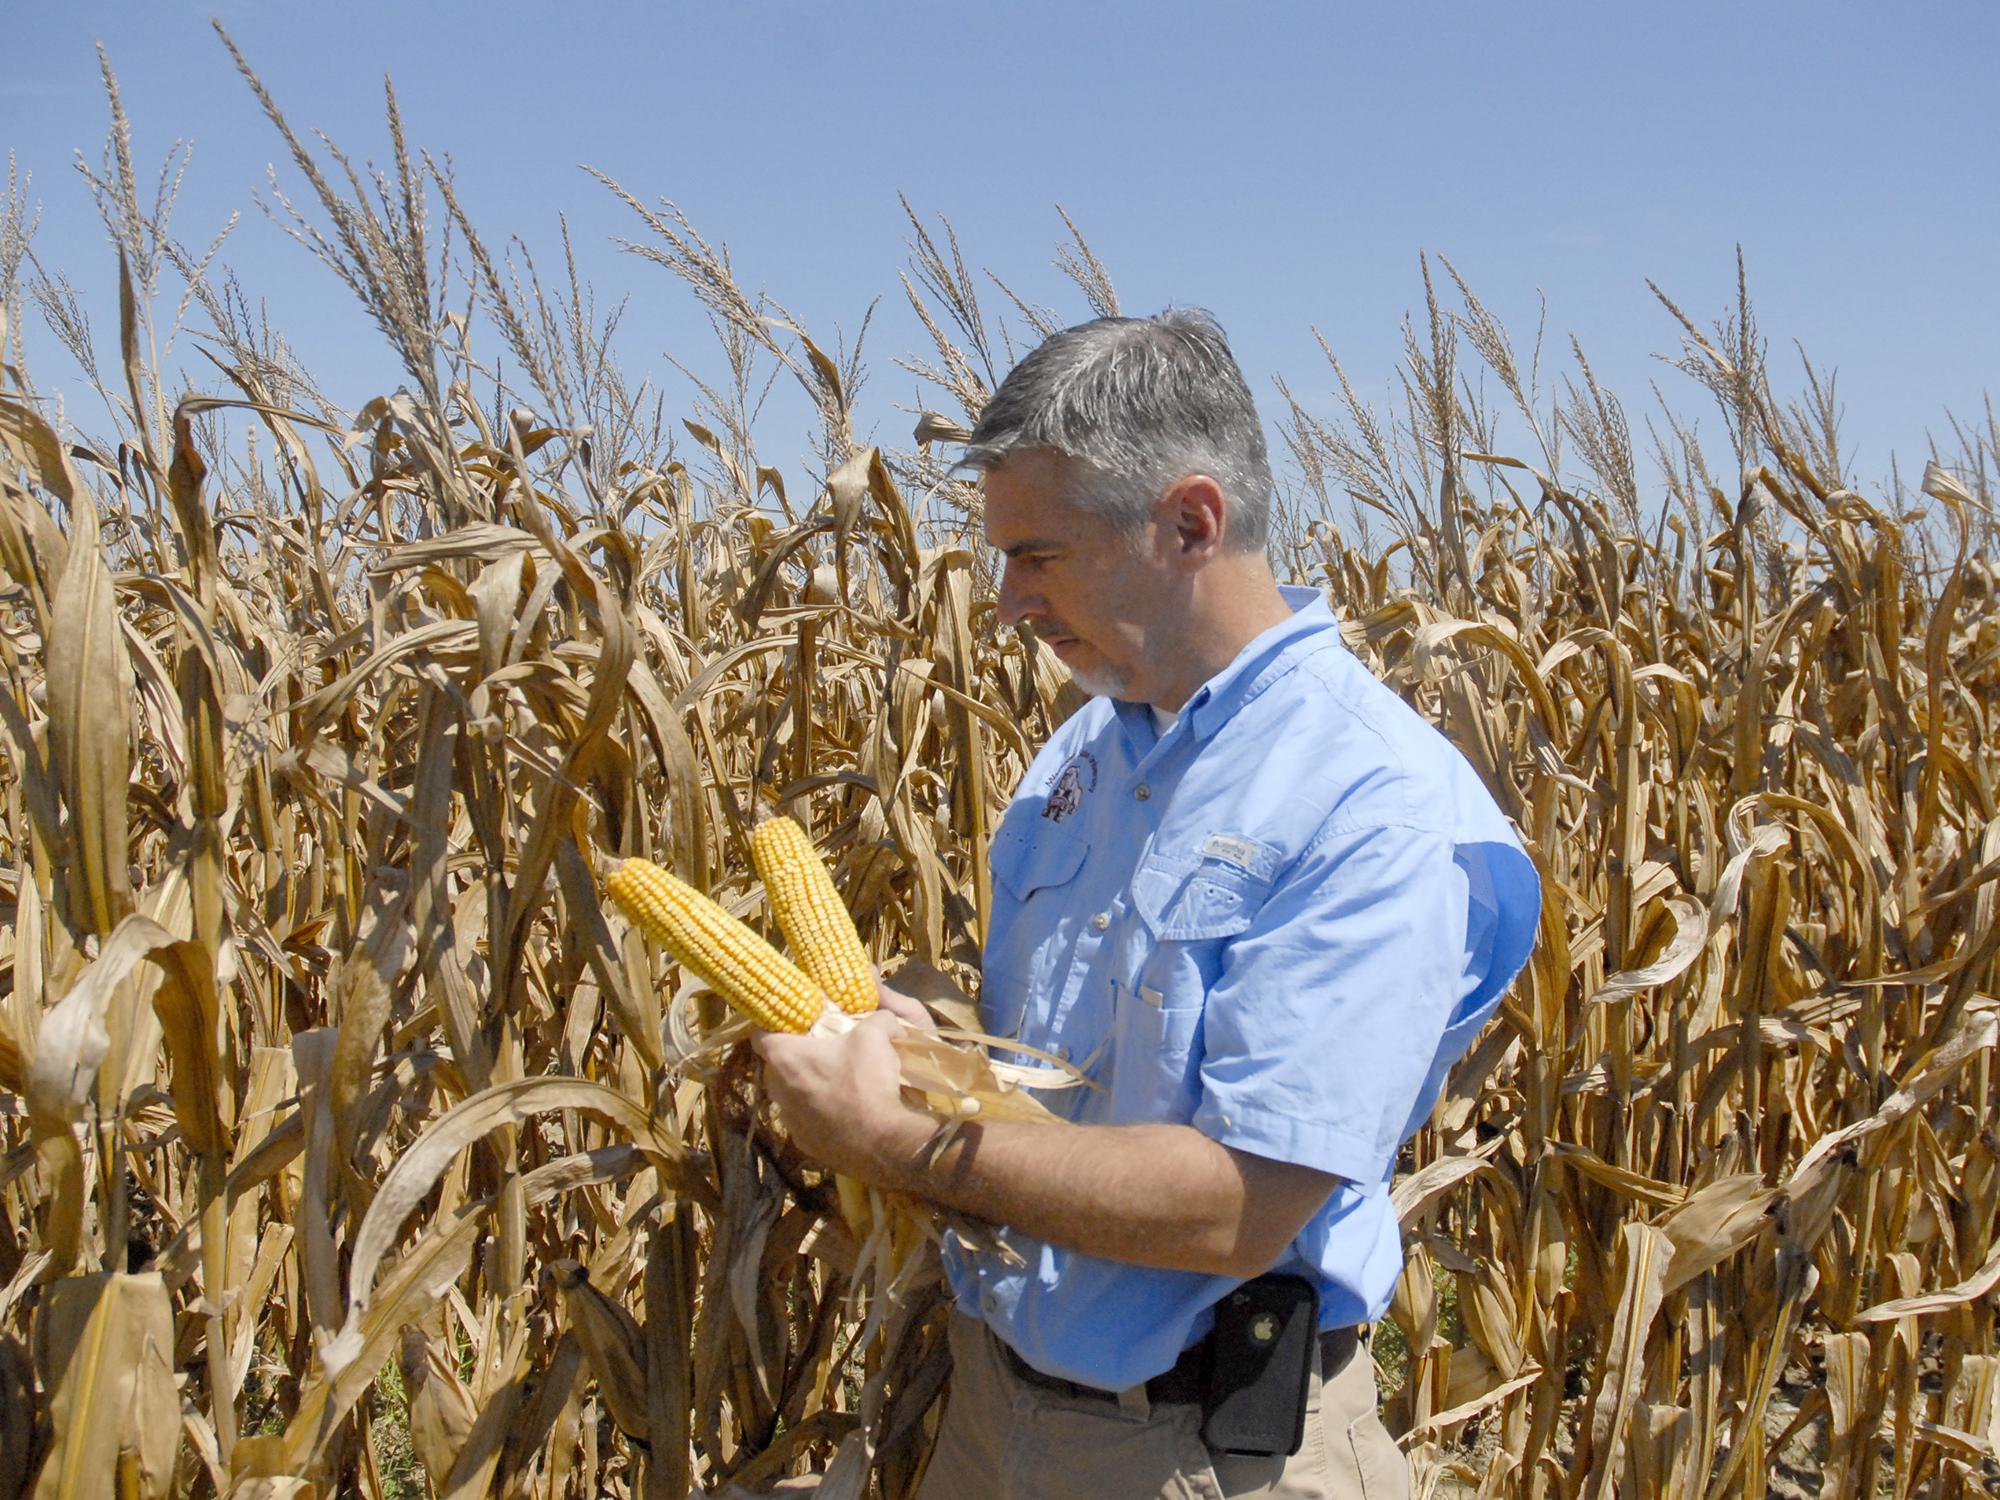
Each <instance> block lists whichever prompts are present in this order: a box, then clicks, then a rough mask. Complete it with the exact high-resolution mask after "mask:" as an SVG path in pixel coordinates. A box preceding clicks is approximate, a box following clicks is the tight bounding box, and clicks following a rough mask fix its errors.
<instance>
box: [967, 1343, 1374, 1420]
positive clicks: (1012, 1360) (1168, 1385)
mask: <svg viewBox="0 0 2000 1500" xmlns="http://www.w3.org/2000/svg"><path fill="white" fill-rule="evenodd" d="M1364 1333H1365V1330H1364V1329H1362V1328H1356V1327H1349V1328H1329V1329H1327V1330H1326V1331H1325V1332H1324V1333H1322V1334H1321V1335H1320V1336H1319V1373H1320V1378H1321V1379H1322V1380H1331V1379H1332V1378H1333V1377H1334V1376H1335V1375H1337V1374H1339V1373H1340V1372H1341V1371H1342V1370H1344V1369H1345V1368H1346V1367H1347V1362H1348V1361H1349V1360H1350V1359H1352V1358H1353V1357H1354V1351H1355V1350H1356V1349H1358V1348H1360V1347H1361V1344H1362V1342H1363V1336H1364ZM987 1336H988V1337H989V1338H991V1339H992V1340H993V1342H994V1344H995V1345H996V1346H997V1347H998V1348H999V1350H1000V1357H1001V1358H1002V1359H1003V1360H1005V1361H1006V1364H1007V1368H1008V1369H1009V1370H1011V1371H1012V1372H1013V1374H1014V1377H1015V1379H1017V1380H1019V1381H1020V1382H1021V1383H1022V1384H1023V1385H1031V1386H1033V1387H1034V1388H1035V1389H1036V1390H1040V1391H1052V1392H1054V1393H1055V1394H1056V1395H1058V1396H1066V1397H1068V1398H1070V1399H1071V1400H1078V1401H1103V1402H1107V1403H1109V1404H1110V1405H1113V1406H1115V1405H1117V1404H1118V1392H1116V1391H1107V1390H1105V1389H1104V1388H1103V1387H1102V1386H1095V1385H1081V1384H1079V1383H1078V1382H1076V1381H1074V1380H1065V1379H1063V1378H1062V1377H1061V1376H1060V1375H1047V1374H1044V1373H1043V1372H1042V1371H1040V1370H1037V1369H1036V1368H1035V1367H1034V1366H1033V1365H1031V1364H1029V1363H1028V1362H1027V1361H1026V1360H1025V1359H1023V1358H1021V1356H1020V1355H1018V1354H1016V1353H1015V1352H1014V1350H1013V1347H1012V1346H1011V1345H1009V1344H1008V1342H1007V1341H1006V1340H1005V1339H1003V1338H1001V1337H1000V1336H999V1335H998V1334H996V1333H994V1332H993V1331H992V1330H991V1329H988V1330H987ZM1207 1377H1208V1340H1207V1339H1206V1338H1202V1339H1197V1340H1196V1341H1195V1342H1194V1343H1192V1344H1190V1345H1188V1347H1187V1348H1185V1349H1183V1350H1182V1351H1181V1357H1180V1358H1179V1359H1177V1360H1175V1361H1174V1365H1173V1368H1172V1369H1170V1370H1167V1371H1164V1372H1163V1373H1161V1374H1158V1375H1155V1376H1154V1377H1153V1378H1152V1379H1151V1380H1149V1381H1147V1382H1146V1400H1147V1402H1148V1403H1149V1404H1150V1405H1153V1406H1168V1405H1175V1404H1179V1405H1184V1406H1198V1405H1200V1404H1201V1400H1202V1387H1203V1386H1204V1385H1205V1384H1207Z"/></svg>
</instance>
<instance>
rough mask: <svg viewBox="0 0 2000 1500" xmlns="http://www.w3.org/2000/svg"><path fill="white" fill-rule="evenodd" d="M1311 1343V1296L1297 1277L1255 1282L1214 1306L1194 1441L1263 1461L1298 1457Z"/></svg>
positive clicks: (1314, 1316) (1315, 1308) (1315, 1300)
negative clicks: (1197, 1436) (1197, 1438)
mask: <svg viewBox="0 0 2000 1500" xmlns="http://www.w3.org/2000/svg"><path fill="white" fill-rule="evenodd" d="M1318 1340H1319V1292H1318V1291H1317V1290H1316V1289H1315V1288H1314V1286H1313V1284H1312V1283H1311V1282H1310V1281H1307V1280H1306V1279H1305V1278H1304V1277H1301V1276H1259V1277H1258V1278H1257V1279H1256V1280H1255V1281H1246V1282H1244V1283H1243V1285H1242V1286H1240V1287H1238V1288H1237V1289H1236V1290H1235V1291H1233V1292H1231V1293H1230V1294H1229V1295H1228V1296H1226V1297H1224V1298H1223V1299H1222V1301H1221V1302H1219V1303H1218V1304H1216V1309H1215V1331H1214V1332H1213V1333H1212V1334H1211V1335H1210V1337H1209V1351H1210V1352H1209V1369H1208V1392H1207V1399H1206V1400H1204V1401H1203V1403H1202V1409H1203V1420H1202V1428H1201V1436H1202V1441H1203V1442H1205V1443H1207V1444H1208V1446H1209V1449H1210V1451H1211V1452H1215V1453H1240V1454H1250V1455H1255V1456H1258V1457H1263V1458H1271V1457H1277V1456H1278V1455H1281V1454H1292V1453H1296V1452H1298V1451H1299V1444H1300V1442H1301V1441H1302V1440H1303V1439H1304V1437H1305V1430H1306V1397H1307V1395H1308V1394H1309V1393H1310V1390H1311V1386H1312V1368H1313V1350H1314V1347H1315V1346H1316V1345H1317V1343H1318Z"/></svg>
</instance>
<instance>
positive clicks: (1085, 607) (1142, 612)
mask: <svg viewBox="0 0 2000 1500" xmlns="http://www.w3.org/2000/svg"><path fill="white" fill-rule="evenodd" d="M1086 472H1087V471H1083V470H1080V469H1078V468H1076V467H1075V466H1072V465H1071V464H1069V463H1068V462H1067V461H1066V460H1064V459H1063V458H1061V457H1060V456H1059V455H1057V454H1055V453H1052V452H1050V451H1049V450H1047V449H1031V450H1029V451H1027V452H1023V453H1016V454H1013V455H1011V456H1009V457H1008V459H1007V460H1006V461H1005V462H1004V463H1002V464H1000V465H999V466H997V467H995V468H993V469H991V470H989V471H988V472H987V475H986V540H987V541H988V542H989V543H991V544H992V545H993V546H994V547H996V548H997V549H999V551H1000V552H1001V554H1002V555H1003V556H1004V557H1005V558H1006V571H1005V573H1004V574H1003V575H1002V577H1001V582H1000V599H999V611H1000V621H1001V623H1002V624H1004V625H1018V624H1020V623H1022V622H1023V621H1026V622H1027V623H1029V624H1031V625H1033V626H1034V628H1035V634H1036V635H1037V636H1039V637H1040V638H1041V640H1042V641H1043V642H1044V643H1045V644H1046V645H1047V646H1048V647H1049V649H1050V650H1052V651H1054V652H1055V654H1056V656H1057V657H1058V658H1059V659H1060V660H1061V661H1062V663H1063V664H1064V665H1065V666H1067V667H1068V668H1069V670H1070V675H1071V676H1073V677H1074V678H1075V679H1076V683H1077V686H1079V687H1080V688H1082V689H1083V690H1084V691H1085V692H1087V693H1090V694H1093V695H1102V696H1107V697H1113V698H1124V699H1128V700H1130V701H1133V702H1141V703H1147V702H1151V701H1153V699H1152V695H1153V694H1155V693H1157V692H1158V691H1159V690H1160V689H1161V688H1162V686H1163V682H1162V676H1163V674H1162V672H1161V671H1160V668H1161V666H1163V665H1164V664H1165V663H1166V660H1167V659H1168V658H1169V657H1170V655H1171V652H1172V649H1173V632H1172V630H1171V628H1170V627H1171V624H1172V622H1173V620H1174V618H1175V617H1176V610H1177V609H1184V608H1185V592H1186V589H1185V580H1184V579H1182V578H1181V577H1180V575H1179V574H1178V572H1177V571H1176V570H1175V569H1173V568H1171V567H1170V566H1168V564H1167V562H1166V559H1165V558H1164V557H1162V556H1161V555H1160V553H1159V550H1158V547H1157V545H1156V543H1157V531H1158V527H1157V523H1155V524H1153V525H1149V526H1148V527H1147V529H1146V531H1145V532H1144V533H1142V534H1141V535H1140V536H1138V537H1137V538H1134V537H1130V536H1127V535H1125V534H1123V533H1122V532H1120V531H1119V530H1118V529H1117V527H1115V526H1113V525H1112V524H1111V523H1110V522H1108V521H1106V520H1104V519H1103V518H1102V517H1100V516H1098V515H1097V514H1095V513H1093V512H1091V511H1089V510H1086V509H1084V508H1083V507H1081V506H1079V505H1077V504H1076V503H1075V502H1074V501H1073V500H1072V499H1071V498H1070V495H1071V493H1072V490H1071V484H1072V482H1073V481H1074V482H1081V483H1087V482H1088V479H1087V478H1086V477H1083V476H1084V475H1085V474H1086Z"/></svg>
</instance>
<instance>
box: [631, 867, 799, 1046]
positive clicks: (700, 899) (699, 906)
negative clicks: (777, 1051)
mask: <svg viewBox="0 0 2000 1500" xmlns="http://www.w3.org/2000/svg"><path fill="white" fill-rule="evenodd" d="M604 888H605V890H606V891H608V892H610V894H611V899H612V900H614V901H616V902H617V903H618V904H619V905H620V906H621V907H623V908H624V909H625V915H627V916H628V917H630V918H631V919H632V920H633V921H634V922H636V923H638V925H639V927H640V930H642V931H643V932H644V933H645V934H646V935H647V936H648V937H650V938H652V939H653V941H655V942H656V943H658V944H659V945H660V946H661V947H662V948H665V949H666V950H667V951H668V952H669V953H671V954H673V956H674V957H675V958H677V959H679V960H680V961H681V962H682V963H683V964H685V965H686V966H687V967H688V968H690V969H692V970H694V972H695V973H697V974H699V975H700V976H701V977H702V978H703V979H705V980H707V981H708V982H709V984H710V985H712V986H713V987H714V989H715V991H716V993H717V994H719V995H721V996H722V998H723V999H725V1000H727V1001H728V1002H729V1003H730V1004H731V1005H733V1006H735V1007H736V1008H737V1010H739V1011H741V1012H742V1013H743V1014H744V1015H746V1016H748V1017H749V1018H750V1019H751V1020H752V1021H755V1022H756V1023H757V1024H758V1025H759V1026H761V1027H763V1028H764V1029H765V1030H766V1031H792V1032H803V1031H807V1030H809V1029H810V1028H811V1026H812V1023H813V1022H814V1021H816V1020H818V1019H819V1013H820V1011H822V1010H823V1009H825V1007H826V997H825V996H824V995H823V994H821V993H820V990H819V986H817V985H816V984H814V983H813V982H812V980H811V979H809V978H807V977H806V976H805V975H804V974H802V973H800V972H799V970H798V968H797V967H796V966H795V965H793V964H792V963H790V962H788V961H787V960H786V959H785V958H784V957H783V956H782V955H780V954H779V952H778V951H777V950H776V949H775V948H773V947H772V946H771V945H770V944H769V943H767V942H765V941H764V940H763V939H762V938H761V937H759V936H757V934H756V933H754V932H752V931H751V930H750V929H749V928H748V927H745V926H744V925H743V924H742V923H741V922H739V921H737V920H736V918H734V917H732V916H730V915H729V913H728V912H726V911H724V910H723V909H722V908H721V907H719V906H717V905H716V904H715V903H714V902H713V901H711V900H709V898H708V897H706V896H704V895H703V894H702V893H701V892H700V891H697V890H696V889H694V887H692V886H690V885H687V884H685V883H683V882H682V881H680V880H677V879H675V878H674V877H673V876H672V875H670V874H668V873H667V872H666V871H665V870H663V869H661V868H660V867H659V866H658V865H656V864H654V863H652V861H650V860H644V859H628V860H626V861H625V862H624V863H623V864H621V865H619V866H618V868H617V869H615V870H613V871H612V872H611V874H610V876H609V878H607V879H606V880H605V882H604Z"/></svg>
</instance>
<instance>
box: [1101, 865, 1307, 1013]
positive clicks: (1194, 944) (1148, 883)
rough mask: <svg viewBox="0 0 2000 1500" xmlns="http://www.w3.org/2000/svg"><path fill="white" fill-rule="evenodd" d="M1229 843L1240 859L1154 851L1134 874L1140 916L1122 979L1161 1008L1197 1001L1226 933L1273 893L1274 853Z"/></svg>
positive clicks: (1235, 931) (1213, 973)
mask: <svg viewBox="0 0 2000 1500" xmlns="http://www.w3.org/2000/svg"><path fill="white" fill-rule="evenodd" d="M1232 842H1233V843H1234V844H1237V845H1240V846H1241V847H1242V848H1243V849H1244V850H1245V853H1246V858H1245V859H1244V860H1243V861H1242V862H1241V863H1238V862H1236V861H1234V860H1228V859H1218V858H1216V857H1215V856H1214V855H1212V854H1209V853H1207V852H1206V851H1204V850H1202V849H1191V850H1188V851H1186V852H1185V853H1177V852H1174V851H1172V850H1160V849H1155V850H1154V851H1153V852H1152V853H1150V854H1148V855H1147V856H1146V857H1145V859H1143V860H1141V861H1140V863H1139V867H1138V869H1137V870H1135V871H1134V872H1133V875H1132V908H1133V911H1134V913H1135V914H1136V915H1137V917H1138V921H1137V922H1136V923H1134V924H1133V930H1132V939H1133V949H1132V952H1131V953H1130V955H1129V957H1128V960H1127V963H1126V964H1125V965H1124V969H1125V977H1126V981H1127V982H1128V983H1129V984H1130V985H1131V986H1132V988H1133V989H1134V991H1135V992H1138V993H1141V994H1143V996H1144V998H1145V999H1147V1000H1148V1001H1150V1002H1152V1003H1155V1004H1158V1005H1160V1006H1162V1007H1163V1008H1165V1009H1168V1010H1173V1009H1178V1008H1181V1007H1184V1006H1188V1007H1199V1006H1200V1005H1201V1003H1202V997H1203V996H1204V995H1205V994H1206V993H1207V991H1208V988H1209V986H1210V985H1212V984H1213V983H1214V982H1215V980H1216V978H1217V976H1218V975H1219V974H1220V972H1221V969H1222V957H1223V953H1224V950H1225V949H1226V948H1227V947H1228V942H1229V939H1231V938H1233V937H1237V936H1240V935H1241V934H1242V933H1244V932H1246V931H1248V930H1249V928H1250V926H1251V924H1252V923H1254V922H1255V921H1256V920H1257V917H1258V914H1259V913H1260V912H1261V911H1262V910H1263V908H1264V903H1265V900H1266V899H1267V898H1268V897H1269V896H1270V894H1271V877H1272V875H1273V873H1275V870H1276V866H1277V853H1276V851H1275V850H1270V849H1268V848H1267V847H1266V846H1264V845H1261V844H1257V845H1253V844H1251V843H1250V842H1249V841H1248V840H1235V841H1232ZM1155 996H1157V997H1158V999H1157V1000H1155V999H1154V997H1155Z"/></svg>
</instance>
